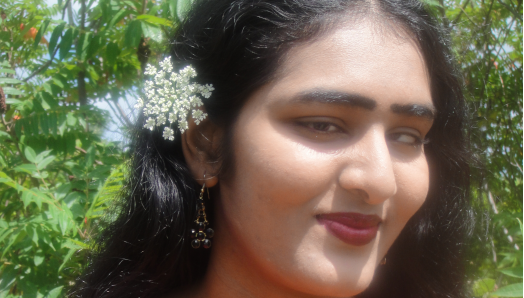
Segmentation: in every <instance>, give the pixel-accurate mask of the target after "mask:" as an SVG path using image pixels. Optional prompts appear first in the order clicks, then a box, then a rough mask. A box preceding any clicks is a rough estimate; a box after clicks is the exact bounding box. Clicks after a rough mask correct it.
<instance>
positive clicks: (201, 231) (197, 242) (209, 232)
mask: <svg viewBox="0 0 524 298" xmlns="http://www.w3.org/2000/svg"><path fill="white" fill-rule="evenodd" d="M205 188H206V184H205V183H204V185H202V190H201V191H200V197H199V198H198V203H197V204H198V205H199V206H198V211H197V218H196V220H195V223H196V225H197V229H196V230H195V229H191V238H192V239H193V240H192V241H191V247H193V248H195V249H197V248H199V247H200V246H201V245H202V246H203V247H204V248H210V247H211V240H209V239H211V238H213V235H214V234H215V231H213V229H211V228H207V229H206V226H207V225H209V222H208V221H207V218H206V207H205V206H204V189H205ZM207 196H208V197H209V189H208V191H207Z"/></svg>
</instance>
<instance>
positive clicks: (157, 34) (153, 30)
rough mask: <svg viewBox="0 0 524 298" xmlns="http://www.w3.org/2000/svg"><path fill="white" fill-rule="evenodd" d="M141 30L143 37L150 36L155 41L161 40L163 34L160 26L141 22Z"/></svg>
mask: <svg viewBox="0 0 524 298" xmlns="http://www.w3.org/2000/svg"><path fill="white" fill-rule="evenodd" d="M142 31H143V32H144V36H145V37H148V38H151V39H152V40H154V41H156V42H162V38H163V35H162V30H160V28H158V27H155V26H151V25H149V24H147V23H146V22H142Z"/></svg>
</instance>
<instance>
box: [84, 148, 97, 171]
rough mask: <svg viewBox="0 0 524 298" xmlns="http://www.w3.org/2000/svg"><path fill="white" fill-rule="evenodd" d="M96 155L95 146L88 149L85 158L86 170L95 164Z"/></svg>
mask: <svg viewBox="0 0 524 298" xmlns="http://www.w3.org/2000/svg"><path fill="white" fill-rule="evenodd" d="M95 154H96V149H95V147H94V146H90V147H89V148H87V150H86V156H85V163H84V165H85V167H86V168H89V167H91V166H92V165H93V163H94V162H95Z"/></svg>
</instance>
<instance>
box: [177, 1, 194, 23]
mask: <svg viewBox="0 0 524 298" xmlns="http://www.w3.org/2000/svg"><path fill="white" fill-rule="evenodd" d="M192 4H193V0H177V4H176V15H177V16H178V19H179V20H180V21H183V20H184V18H185V17H186V14H187V13H188V11H189V9H190V8H191V5H192Z"/></svg>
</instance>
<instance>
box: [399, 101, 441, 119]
mask: <svg viewBox="0 0 524 298" xmlns="http://www.w3.org/2000/svg"><path fill="white" fill-rule="evenodd" d="M390 109H391V111H392V112H393V113H395V114H401V115H405V116H412V117H421V118H427V119H428V120H433V119H435V115H436V113H437V111H436V109H435V107H434V106H433V105H422V104H405V105H400V104H392V105H391V107H390Z"/></svg>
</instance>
